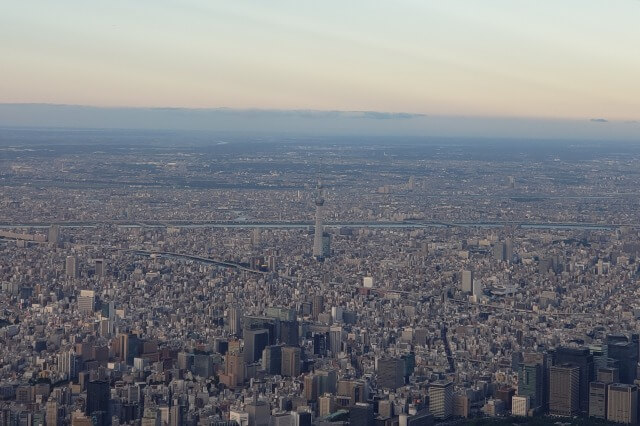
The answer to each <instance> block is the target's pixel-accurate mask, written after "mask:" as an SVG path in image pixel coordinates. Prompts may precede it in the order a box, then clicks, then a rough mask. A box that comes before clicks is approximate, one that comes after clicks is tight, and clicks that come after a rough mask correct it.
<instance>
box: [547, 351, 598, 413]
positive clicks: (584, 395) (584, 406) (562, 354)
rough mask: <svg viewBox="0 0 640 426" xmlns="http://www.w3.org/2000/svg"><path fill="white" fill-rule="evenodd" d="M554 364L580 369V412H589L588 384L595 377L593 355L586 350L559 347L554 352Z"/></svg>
mask: <svg viewBox="0 0 640 426" xmlns="http://www.w3.org/2000/svg"><path fill="white" fill-rule="evenodd" d="M555 364H556V365H562V364H572V365H575V366H578V367H580V376H579V380H580V384H579V397H578V398H579V403H580V411H582V412H584V413H586V412H588V410H589V383H590V382H592V381H593V379H594V377H595V368H594V364H593V354H591V352H590V351H589V349H587V348H568V347H559V348H557V349H556V351H555Z"/></svg>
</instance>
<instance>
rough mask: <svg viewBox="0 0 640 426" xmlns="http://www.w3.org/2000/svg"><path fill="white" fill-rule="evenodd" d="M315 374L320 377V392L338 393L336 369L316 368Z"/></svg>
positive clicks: (321, 393)
mask: <svg viewBox="0 0 640 426" xmlns="http://www.w3.org/2000/svg"><path fill="white" fill-rule="evenodd" d="M315 375H316V376H317V377H318V394H319V395H323V394H325V393H331V394H334V393H336V385H337V383H338V373H337V372H336V370H316V372H315Z"/></svg>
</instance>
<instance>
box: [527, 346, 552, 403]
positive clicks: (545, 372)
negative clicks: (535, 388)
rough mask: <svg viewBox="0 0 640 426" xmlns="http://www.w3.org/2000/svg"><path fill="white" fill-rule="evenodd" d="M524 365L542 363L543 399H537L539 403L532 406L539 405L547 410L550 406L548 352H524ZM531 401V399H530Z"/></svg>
mask: <svg viewBox="0 0 640 426" xmlns="http://www.w3.org/2000/svg"><path fill="white" fill-rule="evenodd" d="M522 363H523V365H534V364H538V365H540V373H541V375H542V399H538V400H537V401H536V404H537V405H531V408H536V407H538V406H540V407H542V408H543V411H546V410H547V409H548V407H549V399H548V398H549V364H550V359H549V357H548V356H547V353H546V352H525V353H523V354H522ZM530 403H531V401H530Z"/></svg>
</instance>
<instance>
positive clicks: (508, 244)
mask: <svg viewBox="0 0 640 426" xmlns="http://www.w3.org/2000/svg"><path fill="white" fill-rule="evenodd" d="M504 260H506V261H507V262H509V263H511V262H512V261H513V240H512V239H511V238H506V239H505V240H504Z"/></svg>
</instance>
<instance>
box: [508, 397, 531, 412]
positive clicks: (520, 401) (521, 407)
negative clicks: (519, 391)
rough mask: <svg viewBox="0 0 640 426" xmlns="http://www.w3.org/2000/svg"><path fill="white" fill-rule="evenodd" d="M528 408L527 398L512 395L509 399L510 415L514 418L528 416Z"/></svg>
mask: <svg viewBox="0 0 640 426" xmlns="http://www.w3.org/2000/svg"><path fill="white" fill-rule="evenodd" d="M530 408H531V406H530V404H529V397H528V396H520V395H514V396H513V397H512V398H511V414H513V415H514V416H522V417H526V416H528V415H529V409H530Z"/></svg>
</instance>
